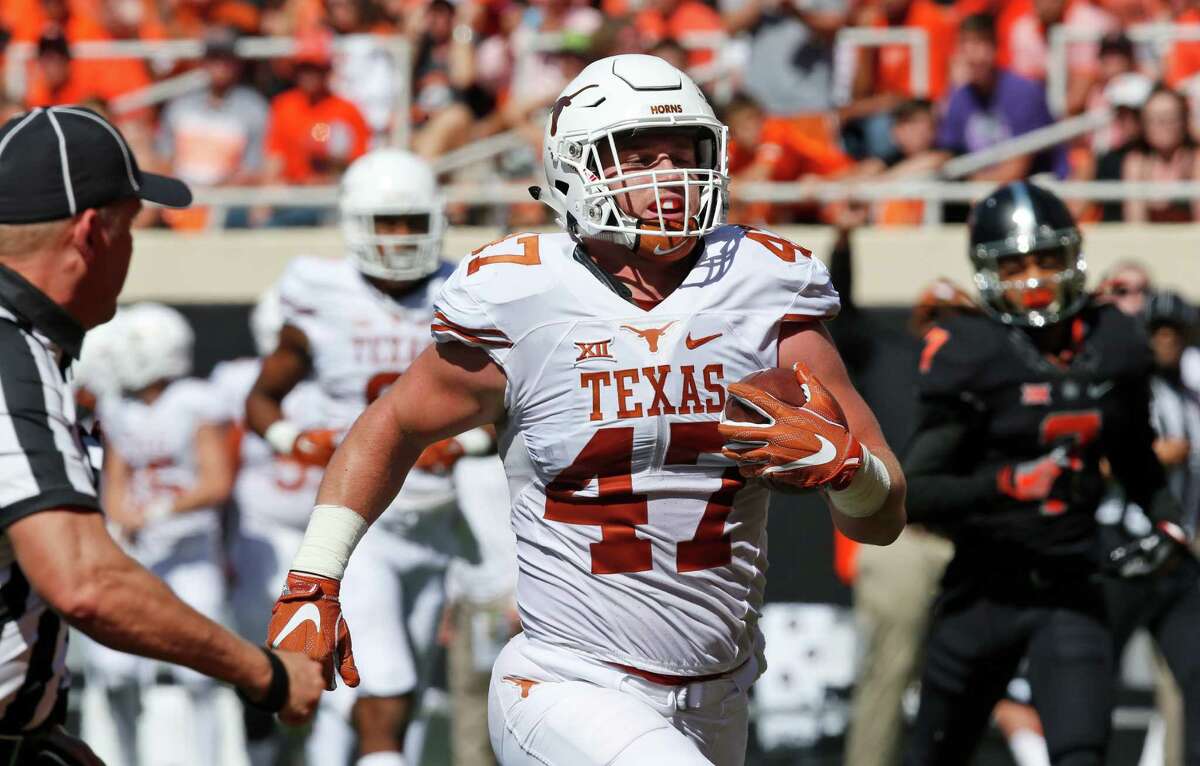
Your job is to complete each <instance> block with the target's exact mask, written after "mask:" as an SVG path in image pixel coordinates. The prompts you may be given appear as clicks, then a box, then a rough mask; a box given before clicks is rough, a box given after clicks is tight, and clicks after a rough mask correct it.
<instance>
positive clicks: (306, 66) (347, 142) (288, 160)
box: [251, 38, 371, 226]
mask: <svg viewBox="0 0 1200 766" xmlns="http://www.w3.org/2000/svg"><path fill="white" fill-rule="evenodd" d="M330 69H331V58H330V53H329V45H328V40H325V39H316V38H310V39H308V40H306V41H304V42H303V43H302V44H301V50H300V52H299V54H298V55H297V56H296V59H295V77H296V84H295V87H293V88H292V89H290V90H287V91H284V92H283V93H280V94H279V95H278V96H276V97H275V100H274V101H272V102H271V112H270V116H269V118H268V121H267V138H266V153H267V168H266V175H267V178H268V179H269V180H271V181H273V182H278V183H287V184H335V183H337V181H338V179H339V178H341V175H342V171H344V170H345V169H346V166H348V165H349V164H350V163H351V162H353V161H354V160H355V159H357V158H358V157H360V156H361V155H362V154H364V153H365V152H366V151H367V145H368V143H369V142H370V139H371V128H370V126H368V125H367V121H366V120H365V119H364V118H363V116H362V113H361V112H360V111H358V107H356V106H355V105H354V104H352V103H351V102H349V101H347V100H346V99H344V98H342V97H340V96H337V95H334V93H333V92H332V90H331V88H330ZM264 217H265V216H264V211H262V210H256V211H254V212H253V213H252V214H251V221H252V222H254V223H257V222H260V221H262V220H264ZM324 217H325V213H324V211H323V210H320V209H312V208H295V207H293V208H285V209H282V210H278V211H275V212H274V213H273V214H272V215H271V216H270V219H269V223H270V225H275V226H315V225H319V224H320V223H321V222H322V221H323V220H324Z"/></svg>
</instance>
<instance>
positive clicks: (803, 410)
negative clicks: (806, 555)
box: [717, 365, 864, 490]
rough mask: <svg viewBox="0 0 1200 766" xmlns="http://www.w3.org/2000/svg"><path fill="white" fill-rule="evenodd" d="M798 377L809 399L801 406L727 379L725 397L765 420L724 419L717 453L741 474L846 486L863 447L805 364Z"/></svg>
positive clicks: (802, 484) (801, 485) (794, 483)
mask: <svg viewBox="0 0 1200 766" xmlns="http://www.w3.org/2000/svg"><path fill="white" fill-rule="evenodd" d="M796 380H797V381H798V382H799V383H800V386H801V388H802V389H803V390H804V392H805V395H806V397H807V401H805V403H804V404H802V405H800V406H796V405H793V404H788V403H786V402H782V401H780V400H779V399H776V398H775V397H774V396H772V395H771V394H769V393H767V392H766V391H764V390H763V389H761V388H758V387H757V386H754V385H751V384H747V383H731V384H730V385H729V388H728V390H729V395H730V396H731V397H733V398H735V399H738V400H740V401H741V402H742V404H743V405H745V406H746V407H747V408H749V409H751V410H757V411H758V412H760V413H762V414H763V416H765V417H766V419H767V422H765V423H747V422H738V421H731V420H726V419H724V418H723V419H722V420H721V422H720V424H719V425H718V427H717V428H718V430H719V431H720V433H721V436H722V438H724V439H725V442H726V444H725V448H724V449H723V450H722V451H721V452H722V454H723V455H725V457H727V458H730V459H731V460H733V461H734V462H736V463H737V464H738V468H739V469H740V470H741V473H742V475H743V476H745V477H747V478H764V479H770V480H771V481H772V482H778V483H782V484H786V485H788V486H790V487H794V488H797V489H811V488H814V487H827V488H829V489H834V490H841V489H845V488H846V487H848V486H849V485H850V482H851V480H853V479H854V475H855V473H856V472H857V471H858V469H859V467H860V466H861V465H862V463H863V460H864V455H863V453H864V450H863V446H862V444H860V443H859V441H858V439H856V438H854V436H853V435H852V434H851V433H850V429H849V427H847V425H846V416H845V415H844V414H843V413H842V408H841V406H840V405H839V404H838V403H837V400H836V399H834V398H833V394H831V393H829V391H828V390H827V389H826V388H825V387H824V386H823V385H821V382H820V381H819V380H817V378H816V377H814V376H813V375H812V374H811V373H810V372H809V371H808V368H807V367H805V366H804V365H796Z"/></svg>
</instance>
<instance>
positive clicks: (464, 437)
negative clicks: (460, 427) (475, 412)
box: [454, 428, 493, 457]
mask: <svg viewBox="0 0 1200 766" xmlns="http://www.w3.org/2000/svg"><path fill="white" fill-rule="evenodd" d="M454 438H455V439H457V440H458V443H459V446H461V447H462V449H463V453H464V454H467V455H470V456H471V457H476V456H478V455H486V454H487V453H489V452H491V450H492V444H493V441H492V435H491V434H489V433H488V432H487V431H485V430H484V429H482V428H472V429H471V430H470V431H467V432H465V433H461V434H459V435H458V436H456V437H454Z"/></svg>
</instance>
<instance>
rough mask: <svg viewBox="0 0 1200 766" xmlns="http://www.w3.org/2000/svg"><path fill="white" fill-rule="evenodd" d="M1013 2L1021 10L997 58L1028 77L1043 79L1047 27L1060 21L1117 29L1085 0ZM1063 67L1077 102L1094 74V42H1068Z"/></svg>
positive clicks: (1078, 26)
mask: <svg viewBox="0 0 1200 766" xmlns="http://www.w3.org/2000/svg"><path fill="white" fill-rule="evenodd" d="M1014 5H1018V6H1021V10H1020V12H1019V13H1018V14H1017V16H1016V19H1015V20H1014V21H1013V23H1012V26H1011V27H1010V28H1009V30H1008V36H1007V38H1006V39H1005V41H1004V42H1005V50H1003V51H1001V53H1000V62H1001V64H1002V65H1004V66H1006V67H1008V68H1010V69H1012V71H1014V72H1016V73H1017V74H1019V75H1021V76H1022V77H1028V78H1030V79H1032V80H1045V79H1046V65H1047V60H1048V58H1049V50H1050V46H1049V42H1048V38H1049V30H1050V28H1051V27H1053V26H1057V25H1060V24H1061V25H1063V26H1064V27H1066V28H1068V29H1076V30H1084V31H1089V32H1094V31H1100V32H1114V31H1116V29H1117V22H1116V19H1114V18H1113V17H1112V15H1111V14H1109V13H1107V12H1106V11H1104V10H1103V9H1101V8H1099V7H1097V6H1096V5H1094V4H1092V3H1091V2H1089V1H1088V0H1018V2H1016V3H1014ZM1067 68H1068V72H1069V73H1070V74H1071V80H1070V84H1071V85H1072V86H1073V87H1074V89H1075V91H1076V94H1077V95H1076V97H1075V98H1074V99H1073V100H1074V102H1075V103H1076V104H1078V103H1080V101H1081V99H1082V96H1081V95H1080V94H1079V91H1080V88H1083V89H1084V92H1086V87H1087V81H1088V79H1089V78H1090V77H1091V76H1092V75H1094V74H1095V68H1096V44H1095V43H1074V44H1072V45H1071V46H1069V47H1068V49H1067ZM1069 100H1070V99H1069Z"/></svg>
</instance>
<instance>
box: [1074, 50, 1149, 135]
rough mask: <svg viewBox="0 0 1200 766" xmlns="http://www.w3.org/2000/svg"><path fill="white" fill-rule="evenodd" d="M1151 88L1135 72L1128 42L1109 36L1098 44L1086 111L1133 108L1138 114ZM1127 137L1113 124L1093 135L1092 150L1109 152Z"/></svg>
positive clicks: (1141, 75)
mask: <svg viewBox="0 0 1200 766" xmlns="http://www.w3.org/2000/svg"><path fill="white" fill-rule="evenodd" d="M1118 83H1120V84H1118ZM1152 85H1153V83H1152V82H1151V81H1150V79H1149V78H1148V77H1146V76H1145V75H1143V74H1140V73H1139V72H1138V71H1137V65H1136V63H1135V62H1134V53H1133V43H1132V42H1131V41H1130V39H1129V38H1128V37H1126V36H1125V35H1124V34H1120V33H1118V34H1114V35H1108V36H1106V37H1105V38H1104V39H1103V40H1101V41H1100V60H1099V65H1098V66H1097V68H1096V76H1095V77H1094V78H1093V79H1092V80H1091V82H1090V83H1089V84H1088V90H1087V93H1086V95H1085V107H1086V109H1088V110H1091V109H1102V108H1104V107H1109V106H1111V107H1114V108H1118V109H1119V108H1121V107H1129V106H1133V107H1134V108H1136V109H1139V110H1140V109H1141V108H1142V104H1143V103H1145V101H1146V97H1147V96H1149V95H1150V89H1151V87H1152ZM1114 99H1116V101H1114ZM1117 101H1119V102H1120V103H1117ZM1129 137H1130V136H1129V135H1128V133H1127V126H1126V125H1124V124H1122V123H1121V122H1120V121H1119V120H1118V121H1114V122H1113V124H1112V125H1111V126H1110V127H1108V128H1107V129H1102V130H1097V131H1096V132H1095V133H1094V134H1092V150H1093V151H1095V152H1097V153H1098V154H1099V153H1102V152H1107V151H1110V150H1112V149H1115V148H1116V147H1118V146H1120V145H1121V144H1123V143H1125V142H1126V141H1127V140H1128V139H1129Z"/></svg>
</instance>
